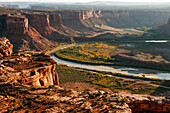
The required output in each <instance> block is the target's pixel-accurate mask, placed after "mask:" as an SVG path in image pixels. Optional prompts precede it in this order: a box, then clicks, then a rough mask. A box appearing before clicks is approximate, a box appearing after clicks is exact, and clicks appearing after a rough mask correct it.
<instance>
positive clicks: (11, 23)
mask: <svg viewBox="0 0 170 113" xmlns="http://www.w3.org/2000/svg"><path fill="white" fill-rule="evenodd" d="M109 15H110V16H109ZM169 16H170V13H169V12H159V11H128V10H113V11H101V10H96V11H94V10H79V11H78V10H56V11H46V10H17V11H16V13H14V14H4V13H2V14H0V33H1V35H0V36H1V37H7V38H8V39H9V40H10V41H11V43H12V44H14V51H17V50H36V51H47V50H49V49H52V48H54V47H55V46H57V45H58V44H59V43H63V42H74V41H96V40H98V41H102V40H113V39H115V38H117V37H127V35H126V34H128V33H126V34H124V35H122V34H121V35H120V33H119V32H117V31H109V30H105V29H99V28H98V27H96V25H97V26H102V25H109V26H111V27H117V28H129V27H139V26H151V27H153V28H157V27H158V26H161V25H164V24H165V22H166V21H167V20H168V18H169ZM146 17H147V18H146ZM118 35H119V36H118ZM128 37H131V36H130V35H128ZM132 37H140V36H139V35H138V34H133V33H132Z"/></svg>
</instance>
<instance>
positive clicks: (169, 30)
mask: <svg viewBox="0 0 170 113" xmlns="http://www.w3.org/2000/svg"><path fill="white" fill-rule="evenodd" d="M156 32H158V33H161V34H166V35H170V18H169V21H168V23H167V24H165V25H162V26H160V27H159V28H158V29H156Z"/></svg>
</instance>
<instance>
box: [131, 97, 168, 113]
mask: <svg viewBox="0 0 170 113" xmlns="http://www.w3.org/2000/svg"><path fill="white" fill-rule="evenodd" d="M129 106H130V108H131V109H132V111H133V113H169V112H170V104H168V103H156V102H154V101H148V100H143V101H134V102H131V103H130V104H129Z"/></svg>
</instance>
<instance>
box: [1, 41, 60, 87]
mask: <svg viewBox="0 0 170 113" xmlns="http://www.w3.org/2000/svg"><path fill="white" fill-rule="evenodd" d="M0 44H1V46H0V53H1V55H3V56H6V57H2V56H1V60H0V84H3V85H4V84H21V85H32V86H49V85H58V84H59V83H58V75H57V73H56V71H55V69H56V62H55V61H54V60H53V59H52V58H51V57H50V56H48V55H45V54H43V53H41V52H35V51H23V52H22V51H20V52H18V53H15V54H12V56H9V55H10V54H11V53H12V47H13V46H12V44H10V42H9V40H8V39H6V38H0Z"/></svg>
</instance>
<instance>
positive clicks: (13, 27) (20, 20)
mask: <svg viewBox="0 0 170 113" xmlns="http://www.w3.org/2000/svg"><path fill="white" fill-rule="evenodd" d="M27 31H28V19H27V18H25V16H11V15H7V17H6V32H8V33H14V34H25V33H26V32H27Z"/></svg>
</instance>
